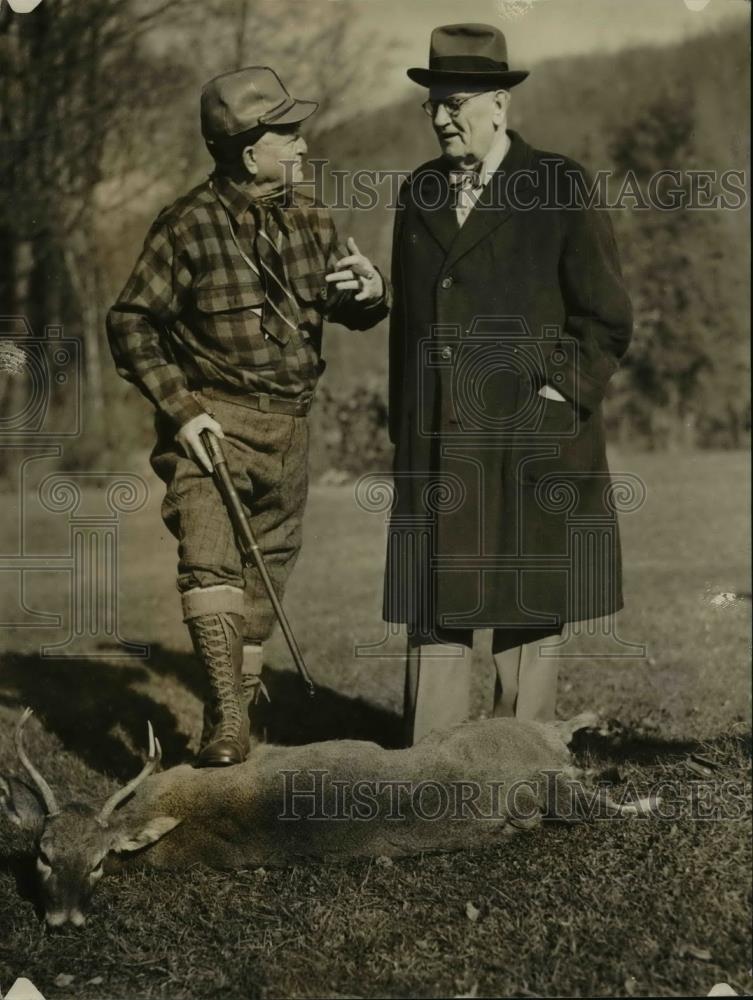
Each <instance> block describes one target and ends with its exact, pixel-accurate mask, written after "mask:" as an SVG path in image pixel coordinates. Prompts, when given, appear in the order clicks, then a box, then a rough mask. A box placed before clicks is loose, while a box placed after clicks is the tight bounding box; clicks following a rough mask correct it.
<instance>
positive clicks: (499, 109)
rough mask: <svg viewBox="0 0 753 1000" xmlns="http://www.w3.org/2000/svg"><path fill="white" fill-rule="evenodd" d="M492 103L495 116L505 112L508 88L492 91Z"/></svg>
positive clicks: (508, 100) (508, 97) (508, 101)
mask: <svg viewBox="0 0 753 1000" xmlns="http://www.w3.org/2000/svg"><path fill="white" fill-rule="evenodd" d="M494 104H495V105H496V106H495V109H494V110H495V117H497V115H499V114H500V113H502V114H503V115H506V114H507V109H508V106H509V104H510V91H509V90H496V91H495V92H494Z"/></svg>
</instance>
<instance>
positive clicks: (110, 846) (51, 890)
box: [0, 708, 181, 927]
mask: <svg viewBox="0 0 753 1000" xmlns="http://www.w3.org/2000/svg"><path fill="white" fill-rule="evenodd" d="M31 714H32V711H31V709H30V708H27V709H26V710H25V711H24V713H23V715H22V716H21V719H20V721H19V723H18V726H17V727H16V750H17V752H18V758H19V760H20V762H21V764H22V765H23V767H24V769H25V770H26V772H27V774H28V775H29V777H30V778H31V780H32V782H33V788H32V787H31V786H30V785H27V784H26V783H25V782H23V781H20V780H19V779H18V778H6V777H3V776H2V775H0V808H1V809H2V810H3V811H4V812H5V814H6V816H7V817H8V819H9V820H10V821H11V823H13V824H15V825H16V826H18V827H21V828H22V829H25V830H27V831H29V832H30V833H31V834H32V835H33V837H34V844H35V848H36V863H37V873H38V877H39V885H40V890H41V896H42V901H43V904H44V911H45V919H46V921H47V923H48V925H49V926H50V927H60V926H62V925H63V924H66V923H68V922H70V923H72V924H74V925H75V926H77V927H80V926H82V925H83V924H84V923H86V916H85V912H86V908H87V905H88V903H89V900H90V899H91V896H92V893H93V892H94V889H95V887H96V885H97V883H98V882H99V880H100V878H101V877H102V875H103V874H104V863H105V859H106V858H107V856H108V855H109V854H110V853H113V852H114V853H118V854H119V853H123V852H128V851H137V850H140V849H141V848H142V847H146V846H148V845H149V844H152V843H154V842H155V841H156V840H159V838H160V837H162V836H163V835H164V834H166V833H168V832H169V831H170V830H172V829H173V827H175V826H177V825H178V823H180V822H181V820H180V819H175V817H173V816H156V817H154V818H149V819H146V820H145V819H144V818H143V817H142V818H141V820H140V821H139V822H136V820H135V819H130V820H129V817H128V814H127V811H126V812H116V811H115V810H116V809H117V807H118V806H119V805H121V803H123V802H124V801H125V800H126V799H127V798H129V797H130V795H131V794H132V793H133V792H134V791H135V790H136V789H137V788H138V786H139V785H140V784H141V783H142V782H143V781H144V780H145V779H146V778H148V777H149V775H150V774H152V772H153V771H154V770H155V769H156V767H157V765H158V764H159V761H160V758H161V756H162V750H161V747H160V744H159V740H157V739H155V738H154V732H153V730H152V725H151V723H149V755H148V757H147V760H146V763H145V764H144V767H143V768H142V770H141V772H140V774H138V775H137V776H136V777H135V778H133V779H132V780H131V781H129V782H128V784H126V785H125V786H124V787H123V788H120V789H118V790H117V791H116V792H115V793H114V794H113V795H111V796H110V798H109V799H108V800H107V801H106V802H105V804H104V805H103V806H102V808H101V809H99V810H97V809H95V808H93V807H92V806H90V805H87V804H86V803H83V802H70V803H68V804H67V805H65V806H63V807H62V808H60V806H58V803H57V800H56V799H55V795H54V793H53V791H52V789H51V788H50V786H49V785H48V784H47V782H46V781H45V780H44V778H43V777H42V775H41V774H40V773H39V771H38V770H37V769H36V768H35V767H34V765H33V764H32V763H31V761H30V759H29V757H28V754H27V753H26V750H25V748H24V744H23V728H24V726H25V724H26V722H27V720H28V719H29V717H30V716H31Z"/></svg>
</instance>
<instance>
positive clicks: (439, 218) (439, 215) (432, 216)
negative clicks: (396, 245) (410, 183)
mask: <svg viewBox="0 0 753 1000" xmlns="http://www.w3.org/2000/svg"><path fill="white" fill-rule="evenodd" d="M438 163H439V165H438V166H436V167H435V169H434V170H432V171H431V172H427V173H425V174H421V175H419V176H418V177H417V178H416V181H415V189H414V191H413V198H414V200H415V203H416V205H417V207H418V215H419V218H420V219H421V221H422V222H423V224H424V225H425V226H426V228H427V229H428V230H429V232H430V233H431V235H432V236H433V237H434V239H435V240H436V241H437V243H438V244H439V246H440V247H441V248H442V250H443V252H444V253H447V251H448V250H449V249H450V247H451V246H452V243H453V240H454V239H455V237H456V236H457V235H458V232H459V226H458V220H457V217H456V216H455V209H454V208H453V207H452V196H451V192H450V182H449V178H448V172H447V168H446V166H445V165H444V164H443V163H441V161H438Z"/></svg>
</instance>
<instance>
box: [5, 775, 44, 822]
mask: <svg viewBox="0 0 753 1000" xmlns="http://www.w3.org/2000/svg"><path fill="white" fill-rule="evenodd" d="M0 813H4V814H5V816H7V817H8V819H9V820H10V822H11V823H13V825H14V826H18V827H20V828H21V829H22V830H25V831H27V832H29V833H33V834H38V833H41V832H42V828H43V827H44V817H45V811H44V806H43V805H42V802H41V801H40V799H39V797H38V796H37V794H36V793H35V792H34V791H32V789H31V788H29V786H28V785H27V784H26V783H25V782H23V781H19V779H18V778H11V777H7V778H6V777H4V776H3V775H2V774H0Z"/></svg>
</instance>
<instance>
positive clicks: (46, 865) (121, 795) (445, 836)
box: [0, 709, 650, 926]
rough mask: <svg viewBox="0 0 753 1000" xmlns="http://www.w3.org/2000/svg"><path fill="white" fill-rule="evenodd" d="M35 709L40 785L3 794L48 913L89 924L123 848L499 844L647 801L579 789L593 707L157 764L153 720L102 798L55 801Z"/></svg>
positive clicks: (243, 857)
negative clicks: (96, 897)
mask: <svg viewBox="0 0 753 1000" xmlns="http://www.w3.org/2000/svg"><path fill="white" fill-rule="evenodd" d="M30 715H31V710H30V709H26V711H25V712H24V713H23V715H22V716H21V719H20V721H19V723H18V726H17V729H16V749H17V752H18V756H19V760H20V761H21V764H22V765H23V767H24V768H25V770H26V772H27V774H28V775H29V776H30V778H31V779H32V781H33V785H34V788H33V789H32V788H31V786H29V785H27V784H26V783H25V782H22V781H21V780H20V779H18V778H11V777H5V778H4V777H2V776H0V806H2V808H3V810H4V812H5V814H6V816H7V817H8V818H9V819H10V820H11V822H12V823H14V824H16V825H17V826H19V827H22V828H24V829H25V830H29V831H31V832H32V833H33V834H34V839H35V845H36V863H37V871H38V873H39V878H40V882H41V892H42V898H43V900H44V907H45V916H46V920H47V923H48V924H49V925H51V926H60V925H61V924H65V923H67V922H69V921H70V922H71V923H73V924H75V925H77V926H80V925H81V924H83V923H84V922H85V920H86V917H85V909H86V906H87V903H88V902H89V899H90V897H91V895H92V892H93V891H94V888H95V886H96V884H97V882H98V881H99V879H100V878H101V876H102V875H103V873H104V871H105V868H106V866H107V867H108V868H110V867H115V868H119V867H120V863H119V861H118V859H120V861H121V862H122V860H124V859H126V858H128V857H131V858H134V859H135V858H136V857H137V858H138V859H139V862H140V863H143V864H146V865H149V866H152V867H157V868H178V869H179V868H184V867H187V866H189V865H193V864H196V863H197V862H201V863H204V864H206V865H209V866H211V867H214V868H226V869H233V868H246V867H253V866H260V865H264V866H268V867H269V866H285V865H291V864H294V863H296V862H300V861H302V860H305V859H319V860H334V859H341V858H353V857H379V856H387V857H400V856H405V855H410V854H419V853H421V852H425V851H426V852H437V851H453V850H460V849H467V848H474V847H481V846H484V845H489V844H493V843H495V842H497V841H498V839H499V838H500V837H501V836H505V835H507V834H510V833H512V832H513V830H514V829H515V828H524V829H527V828H531V827H534V826H536V825H538V823H539V822H540V821H541V819H542V817H544V816H546V815H550V816H559V817H561V818H565V819H578V818H586V817H589V816H593V815H594V804H596V806H597V807H598V810H599V814H600V815H612V816H614V815H633V814H636V813H642V812H644V811H647V810H649V811H650V806H649V805H647V800H638V801H636V802H635V803H632V804H628V805H622V804H617V803H616V802H614V801H612V800H611V799H610V798H609V796H608V794H607V793H606V792H605V791H604V790H603V789H602V790H599V791H598V792H597V793H596V795H595V796H593V795H591V796H590V798H589V796H588V795H587V794H586V792H587V789H586V785H585V784H584V781H583V779H584V777H585V772H582V771H579V770H578V769H577V768H575V767H574V766H573V762H572V758H571V754H570V752H569V750H568V746H567V745H568V744H569V742H570V741H571V739H572V736H573V734H574V733H575V732H576V731H577V730H579V729H583V728H589V727H592V726H595V725H596V724H597V721H598V720H597V718H596V716H595V715H593V714H592V713H584V714H583V715H580V716H577V717H576V718H575V719H572V720H570V721H568V722H555V723H549V724H543V723H537V722H521V721H519V720H516V719H509V718H495V719H485V720H480V721H477V722H469V723H464V724H462V725H459V726H456V727H455V728H453V729H451V730H448V731H446V732H435V733H430V734H429V735H428V736H426V737H425V738H424V739H423V740H422V741H421V742H420V743H418V744H416V745H415V746H412V747H409V748H407V749H403V750H385V749H384V748H382V747H380V746H378V745H377V744H376V743H370V742H365V741H358V740H331V741H327V742H323V743H315V744H311V745H308V746H290V747H287V746H275V745H271V744H259V745H257V746H255V747H254V748H253V749H252V752H251V754H250V756H249V757H248V759H247V760H246V761H244V762H243V763H242V764H238V765H235V766H234V767H226V768H215V769H195V768H193V767H191V766H190V765H180V766H178V767H173V768H170V769H169V770H167V771H164V772H161V773H157V772H156V769H157V766H158V764H159V761H160V756H161V750H160V745H159V741H158V740H156V739H155V738H154V734H153V732H152V727H151V724H150V725H149V755H148V758H147V761H146V763H145V765H144V767H143V769H142V771H141V773H140V774H139V775H138V776H137V777H135V778H134V779H133V780H132V781H130V782H128V784H126V785H125V786H124V787H123V788H121V789H119V790H118V791H116V792H115V793H114V794H113V795H112V796H110V798H109V799H108V800H107V801H106V802H105V804H104V806H103V807H102V808H101V809H100V810H96V809H94V808H92V807H91V806H89V805H86V804H83V803H80V802H71V803H69V804H68V805H66V806H64V807H62V808H60V807H59V806H58V804H57V801H56V799H55V796H54V794H53V792H52V790H51V788H50V786H49V785H48V784H47V782H46V781H45V780H44V778H43V777H42V775H41V774H40V773H39V771H38V770H37V769H36V768H35V767H34V765H33V764H32V763H31V761H30V760H29V757H28V755H27V753H26V751H25V749H24V745H23V727H24V725H25V723H26V721H27V720H28V718H29V716H30ZM427 792H428V795H427ZM127 799H129V800H130V801H128V802H127V803H126V800H127ZM118 807H120V808H118ZM167 834H169V836H166V835H167ZM108 862H112V864H109V863H108Z"/></svg>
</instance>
